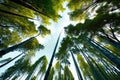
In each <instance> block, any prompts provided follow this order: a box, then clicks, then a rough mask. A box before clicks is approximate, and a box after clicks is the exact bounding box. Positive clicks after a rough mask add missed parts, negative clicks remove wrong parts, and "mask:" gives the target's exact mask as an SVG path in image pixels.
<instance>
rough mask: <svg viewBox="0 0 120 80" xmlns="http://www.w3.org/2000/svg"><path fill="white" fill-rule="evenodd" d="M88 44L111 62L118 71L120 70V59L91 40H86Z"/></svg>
mask: <svg viewBox="0 0 120 80" xmlns="http://www.w3.org/2000/svg"><path fill="white" fill-rule="evenodd" d="M86 40H87V41H88V43H89V44H90V45H91V46H92V47H94V48H95V49H96V50H98V51H99V52H100V53H101V54H102V55H103V56H104V57H105V58H107V59H108V60H109V61H110V62H112V63H113V64H114V65H115V66H116V67H117V68H118V69H120V58H118V57H117V56H115V55H114V54H112V53H111V52H110V51H108V50H107V49H105V48H104V47H102V46H101V45H99V44H98V43H96V42H95V41H93V40H91V39H90V38H86Z"/></svg>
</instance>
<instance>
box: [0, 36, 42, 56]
mask: <svg viewBox="0 0 120 80" xmlns="http://www.w3.org/2000/svg"><path fill="white" fill-rule="evenodd" d="M39 35H40V34H38V35H36V36H34V37H31V38H29V39H27V40H25V41H23V42H21V43H19V44H16V45H13V46H11V47H8V48H5V49H3V50H0V56H3V55H5V54H7V53H9V52H11V51H13V50H15V49H17V48H20V47H22V46H23V45H24V44H26V43H27V42H29V41H31V40H33V39H34V38H36V37H37V36H39Z"/></svg>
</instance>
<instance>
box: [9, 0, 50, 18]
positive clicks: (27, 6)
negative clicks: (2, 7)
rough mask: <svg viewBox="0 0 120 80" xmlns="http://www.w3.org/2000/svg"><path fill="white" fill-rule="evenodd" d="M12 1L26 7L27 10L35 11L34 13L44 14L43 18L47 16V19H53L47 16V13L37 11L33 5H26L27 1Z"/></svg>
mask: <svg viewBox="0 0 120 80" xmlns="http://www.w3.org/2000/svg"><path fill="white" fill-rule="evenodd" d="M10 1H12V2H14V3H16V4H19V5H22V6H24V7H26V8H28V9H31V10H33V11H36V12H38V13H40V14H42V15H43V16H46V17H48V18H51V17H50V16H48V15H47V14H45V13H43V12H42V11H40V10H38V9H36V8H35V7H34V6H32V5H31V4H28V3H26V2H25V1H22V0H19V1H18V0H10Z"/></svg>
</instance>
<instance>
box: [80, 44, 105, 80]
mask: <svg viewBox="0 0 120 80" xmlns="http://www.w3.org/2000/svg"><path fill="white" fill-rule="evenodd" d="M78 47H79V46H78ZM79 50H80V51H81V52H82V55H83V56H84V58H85V60H86V61H87V63H88V64H89V66H90V70H91V72H92V74H93V76H94V78H95V80H103V79H102V78H101V76H100V75H99V73H98V71H97V70H96V68H95V67H94V65H93V64H92V62H91V61H90V59H89V57H87V55H86V54H85V53H84V51H83V50H82V49H81V48H80V47H79Z"/></svg>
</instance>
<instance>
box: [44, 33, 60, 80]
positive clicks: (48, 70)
mask: <svg viewBox="0 0 120 80" xmlns="http://www.w3.org/2000/svg"><path fill="white" fill-rule="evenodd" d="M61 33H62V31H61ZM61 33H60V34H59V36H58V39H57V42H56V45H55V48H54V51H53V54H52V57H51V59H50V63H49V65H48V69H47V71H46V74H45V77H44V80H48V77H49V74H50V70H51V67H52V63H53V59H54V56H55V52H56V49H57V46H58V43H59V40H60V36H61Z"/></svg>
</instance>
